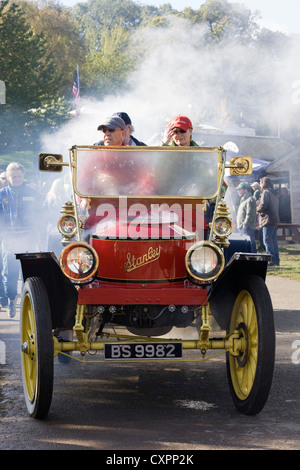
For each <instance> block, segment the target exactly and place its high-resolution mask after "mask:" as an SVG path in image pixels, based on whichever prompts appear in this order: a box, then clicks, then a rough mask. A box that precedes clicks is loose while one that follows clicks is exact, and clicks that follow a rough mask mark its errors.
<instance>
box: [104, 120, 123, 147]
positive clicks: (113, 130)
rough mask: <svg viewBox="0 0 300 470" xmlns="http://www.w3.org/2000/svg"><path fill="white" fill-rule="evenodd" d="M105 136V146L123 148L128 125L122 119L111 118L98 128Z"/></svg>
mask: <svg viewBox="0 0 300 470" xmlns="http://www.w3.org/2000/svg"><path fill="white" fill-rule="evenodd" d="M97 129H98V131H102V132H103V134H104V140H103V142H104V145H106V146H119V147H121V146H122V145H125V144H123V141H124V139H125V136H126V124H125V122H124V121H123V119H122V118H120V117H117V116H115V117H114V116H111V117H108V118H106V119H105V120H104V121H103V123H102V124H100V125H99V126H98V127H97Z"/></svg>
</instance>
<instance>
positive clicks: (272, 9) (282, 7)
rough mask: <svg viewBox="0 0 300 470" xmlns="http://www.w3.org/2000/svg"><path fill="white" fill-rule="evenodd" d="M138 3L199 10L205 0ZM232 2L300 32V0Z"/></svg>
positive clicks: (71, 1) (275, 26) (69, 1)
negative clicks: (168, 4)
mask: <svg viewBox="0 0 300 470" xmlns="http://www.w3.org/2000/svg"><path fill="white" fill-rule="evenodd" d="M79 1H81V2H82V1H84V0H60V3H62V4H63V5H65V6H70V7H71V6H73V5H75V4H76V3H79ZM136 3H140V4H142V5H154V6H160V5H162V4H164V3H170V4H171V5H172V8H174V9H176V10H179V11H182V10H184V8H186V7H191V8H193V9H194V10H197V9H198V8H199V7H200V6H201V5H202V4H203V3H205V1H201V0H149V1H146V0H136ZM232 3H241V4H243V5H244V6H245V7H246V8H249V9H250V10H251V11H254V10H259V11H260V12H261V16H262V19H261V24H262V26H264V27H266V28H268V29H271V30H279V31H282V32H284V33H286V34H291V33H300V26H299V18H300V0H240V1H238V0H232Z"/></svg>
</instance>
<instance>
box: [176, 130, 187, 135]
mask: <svg viewBox="0 0 300 470" xmlns="http://www.w3.org/2000/svg"><path fill="white" fill-rule="evenodd" d="M185 133H186V131H184V130H183V129H174V131H173V134H185Z"/></svg>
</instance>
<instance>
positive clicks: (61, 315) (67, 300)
mask: <svg viewBox="0 0 300 470" xmlns="http://www.w3.org/2000/svg"><path fill="white" fill-rule="evenodd" d="M16 258H17V259H19V260H20V262H21V268H22V274H23V280H24V282H25V280H26V279H27V278H28V277H33V276H36V277H39V278H41V279H42V281H43V283H44V285H45V288H46V290H47V294H48V299H49V304H50V310H51V319H52V328H53V329H54V328H62V329H72V328H73V326H74V319H75V315H76V307H77V298H78V293H77V290H76V288H75V287H74V285H73V284H72V283H71V281H70V280H69V279H68V278H67V277H66V276H65V275H64V274H63V272H62V270H61V268H60V266H59V263H58V260H57V258H56V256H55V254H54V253H52V252H51V253H49V252H46V253H17V254H16Z"/></svg>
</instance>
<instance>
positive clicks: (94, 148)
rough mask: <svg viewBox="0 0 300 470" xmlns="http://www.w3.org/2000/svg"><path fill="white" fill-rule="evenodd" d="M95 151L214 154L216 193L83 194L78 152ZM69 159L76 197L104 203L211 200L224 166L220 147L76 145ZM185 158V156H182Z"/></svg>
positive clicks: (213, 197)
mask: <svg viewBox="0 0 300 470" xmlns="http://www.w3.org/2000/svg"><path fill="white" fill-rule="evenodd" d="M97 150H105V151H108V152H114V151H115V152H116V151H117V152H120V151H121V152H143V153H144V152H148V153H149V152H159V153H162V152H167V153H169V152H176V153H177V154H178V153H180V154H187V155H186V156H187V158H188V155H189V154H190V155H191V154H192V155H194V154H197V153H214V154H217V159H218V164H217V168H216V171H217V173H218V174H217V185H216V191H215V192H214V194H210V195H205V194H201V195H196V196H195V195H190V196H185V195H173V194H171V195H169V194H168V195H160V194H153V195H152V194H151V195H149V194H147V195H145V194H124V195H123V194H122V195H119V194H118V195H107V194H106V195H103V194H88V193H87V194H84V193H83V192H82V191H80V190H79V189H80V188H79V189H78V166H79V152H81V151H84V152H88V151H94V152H95V151H97ZM69 158H70V164H71V167H72V184H73V189H74V191H75V193H76V195H77V196H78V197H80V198H87V197H88V198H91V199H93V198H96V199H103V200H106V201H113V200H115V199H116V198H117V199H120V198H126V199H132V200H142V201H144V200H151V201H152V202H153V201H170V200H172V201H173V200H174V201H176V202H178V201H179V200H181V201H197V200H203V199H207V200H211V199H215V198H216V197H217V195H218V193H219V189H220V181H221V180H222V173H223V169H224V165H225V162H226V151H225V150H224V149H223V148H222V147H178V146H161V147H148V146H141V147H130V146H123V147H105V146H97V145H92V146H90V145H76V146H73V147H72V148H71V149H69ZM184 158H185V156H184Z"/></svg>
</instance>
